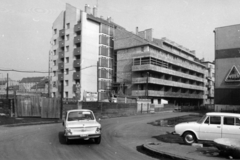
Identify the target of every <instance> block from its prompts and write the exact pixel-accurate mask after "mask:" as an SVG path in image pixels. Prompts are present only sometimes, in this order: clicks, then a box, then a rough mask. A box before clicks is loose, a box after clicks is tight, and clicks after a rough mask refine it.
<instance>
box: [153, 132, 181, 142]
mask: <svg viewBox="0 0 240 160" xmlns="http://www.w3.org/2000/svg"><path fill="white" fill-rule="evenodd" d="M152 138H155V139H157V140H159V141H161V142H165V143H178V144H181V145H182V144H184V142H183V140H182V138H181V137H180V136H179V135H173V134H171V133H168V132H167V133H166V134H162V135H158V136H153V137H152Z"/></svg>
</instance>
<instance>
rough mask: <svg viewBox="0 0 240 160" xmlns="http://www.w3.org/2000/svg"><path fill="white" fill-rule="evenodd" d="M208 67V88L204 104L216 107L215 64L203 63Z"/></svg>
mask: <svg viewBox="0 0 240 160" xmlns="http://www.w3.org/2000/svg"><path fill="white" fill-rule="evenodd" d="M201 63H202V64H204V65H205V66H206V67H207V70H206V73H205V75H206V80H207V82H206V88H207V90H206V91H205V95H206V96H205V97H206V98H205V99H204V104H206V105H214V85H215V64H214V63H213V62H209V61H201Z"/></svg>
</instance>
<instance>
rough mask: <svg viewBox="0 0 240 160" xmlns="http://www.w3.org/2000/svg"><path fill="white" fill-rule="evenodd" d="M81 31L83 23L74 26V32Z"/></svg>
mask: <svg viewBox="0 0 240 160" xmlns="http://www.w3.org/2000/svg"><path fill="white" fill-rule="evenodd" d="M79 31H81V23H80V24H76V25H75V26H74V32H79Z"/></svg>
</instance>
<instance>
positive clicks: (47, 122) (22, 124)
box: [2, 121, 61, 127]
mask: <svg viewBox="0 0 240 160" xmlns="http://www.w3.org/2000/svg"><path fill="white" fill-rule="evenodd" d="M53 123H61V122H60V121H45V122H31V123H17V124H7V125H2V126H4V127H20V126H30V125H43V124H53Z"/></svg>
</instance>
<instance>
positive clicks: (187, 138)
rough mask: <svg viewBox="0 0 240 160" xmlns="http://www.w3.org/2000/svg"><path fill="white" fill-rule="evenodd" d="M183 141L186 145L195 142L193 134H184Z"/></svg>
mask: <svg viewBox="0 0 240 160" xmlns="http://www.w3.org/2000/svg"><path fill="white" fill-rule="evenodd" d="M183 141H184V142H185V143H186V144H193V143H195V142H196V141H197V139H196V136H195V134H193V133H192V132H186V133H184V134H183Z"/></svg>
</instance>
